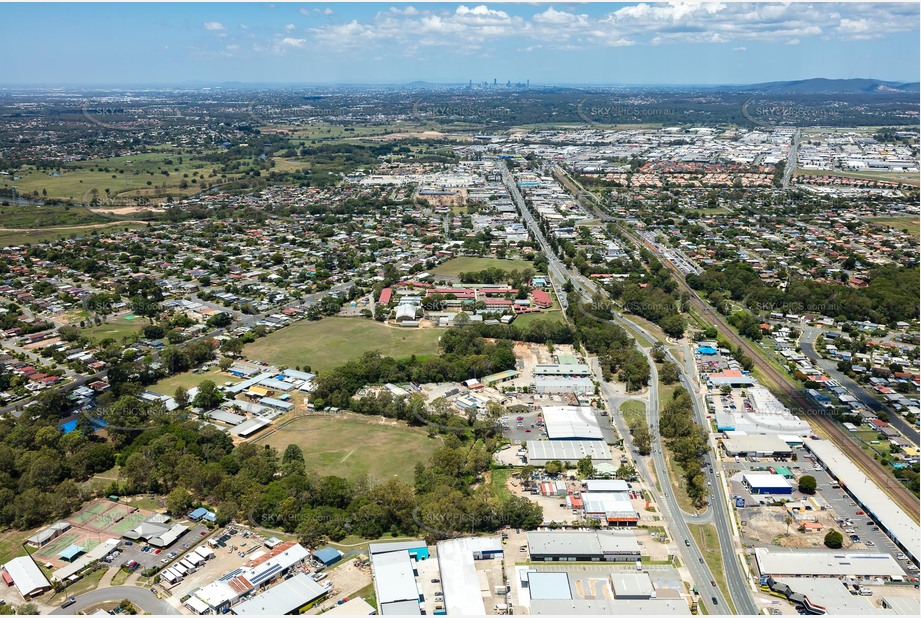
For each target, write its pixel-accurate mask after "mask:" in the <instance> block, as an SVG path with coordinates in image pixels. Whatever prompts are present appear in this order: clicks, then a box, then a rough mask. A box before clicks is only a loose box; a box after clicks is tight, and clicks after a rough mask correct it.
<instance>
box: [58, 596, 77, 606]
mask: <svg viewBox="0 0 921 618" xmlns="http://www.w3.org/2000/svg"><path fill="white" fill-rule="evenodd" d="M76 602H77V597H75V596H73V595H71V596H69V597H67V600H66V601H64V602H63V603H62V604H61V609H63V608H65V607H70V606H71V605H73V604H74V603H76Z"/></svg>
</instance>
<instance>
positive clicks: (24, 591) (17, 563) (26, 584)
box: [3, 556, 51, 599]
mask: <svg viewBox="0 0 921 618" xmlns="http://www.w3.org/2000/svg"><path fill="white" fill-rule="evenodd" d="M3 568H4V569H6V572H7V574H8V575H9V576H10V579H12V580H13V584H14V585H15V586H16V589H17V590H19V594H21V595H22V598H24V599H28V598H30V597H34V596H37V595H40V594H42V593H43V592H47V591H48V590H51V583H50V582H49V581H48V578H47V577H45V575H44V573H42V570H41V569H40V568H38V565H37V564H35V562H34V561H33V560H32V557H31V556H21V557H19V558H13V559H12V560H10V561H9V562H7V563H6V564H4V565H3Z"/></svg>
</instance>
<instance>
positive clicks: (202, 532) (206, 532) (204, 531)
mask: <svg viewBox="0 0 921 618" xmlns="http://www.w3.org/2000/svg"><path fill="white" fill-rule="evenodd" d="M199 534H200V535H201V536H205V535H206V534H208V531H207V530H202V531H201V532H200V533H199Z"/></svg>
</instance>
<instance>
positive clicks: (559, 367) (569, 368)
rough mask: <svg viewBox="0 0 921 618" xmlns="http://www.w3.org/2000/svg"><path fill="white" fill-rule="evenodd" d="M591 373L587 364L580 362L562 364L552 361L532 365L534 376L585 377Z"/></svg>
mask: <svg viewBox="0 0 921 618" xmlns="http://www.w3.org/2000/svg"><path fill="white" fill-rule="evenodd" d="M591 375H592V370H591V369H589V366H588V365H583V364H581V363H573V364H563V363H553V364H547V365H537V366H535V367H534V376H535V377H537V376H553V377H564V378H587V377H589V376H591Z"/></svg>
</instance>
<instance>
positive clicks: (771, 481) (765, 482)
mask: <svg viewBox="0 0 921 618" xmlns="http://www.w3.org/2000/svg"><path fill="white" fill-rule="evenodd" d="M742 484H743V485H745V488H746V489H748V491H750V492H751V493H752V494H755V495H765V494H780V495H789V494H792V493H793V486H792V485H790V483H789V482H788V481H787V479H785V478H784V477H782V476H780V475H779V474H771V473H769V472H768V473H760V474H759V473H757V472H745V473H743V474H742Z"/></svg>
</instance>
